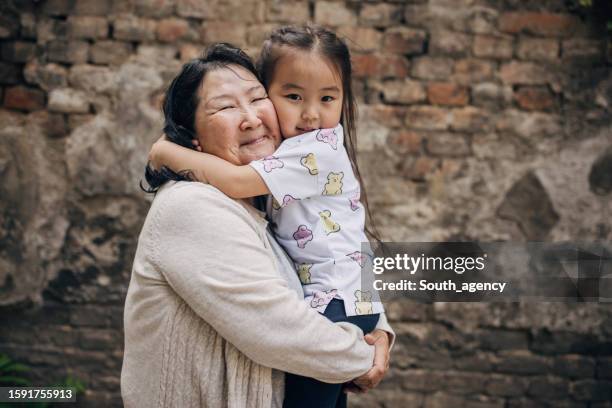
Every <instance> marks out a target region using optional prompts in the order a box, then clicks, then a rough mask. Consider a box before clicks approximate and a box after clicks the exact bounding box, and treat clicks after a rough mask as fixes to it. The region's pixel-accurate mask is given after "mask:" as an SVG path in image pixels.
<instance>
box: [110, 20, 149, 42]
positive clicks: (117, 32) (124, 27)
mask: <svg viewBox="0 0 612 408" xmlns="http://www.w3.org/2000/svg"><path fill="white" fill-rule="evenodd" d="M155 28H156V22H155V20H151V19H145V18H138V17H134V16H131V15H127V16H122V17H119V18H117V19H116V20H115V22H114V31H113V37H114V38H116V39H118V40H125V41H150V40H154V39H155Z"/></svg>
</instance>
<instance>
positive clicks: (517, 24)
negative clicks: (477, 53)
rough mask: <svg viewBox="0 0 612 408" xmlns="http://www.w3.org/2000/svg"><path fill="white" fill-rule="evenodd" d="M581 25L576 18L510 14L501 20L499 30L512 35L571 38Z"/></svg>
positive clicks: (526, 13)
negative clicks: (527, 34) (523, 33)
mask: <svg viewBox="0 0 612 408" xmlns="http://www.w3.org/2000/svg"><path fill="white" fill-rule="evenodd" d="M579 24H580V20H579V19H578V17H576V16H573V15H569V14H554V13H546V12H529V11H527V12H509V13H503V14H502V15H501V16H500V18H499V29H500V30H501V31H504V32H507V33H512V34H516V33H520V32H527V33H530V34H535V35H541V36H569V35H571V34H573V33H574V32H575V31H576V29H577V28H578V26H579Z"/></svg>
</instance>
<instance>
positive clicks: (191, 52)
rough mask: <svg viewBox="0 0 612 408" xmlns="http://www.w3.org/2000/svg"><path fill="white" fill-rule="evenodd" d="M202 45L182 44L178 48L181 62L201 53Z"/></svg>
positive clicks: (196, 56)
mask: <svg viewBox="0 0 612 408" xmlns="http://www.w3.org/2000/svg"><path fill="white" fill-rule="evenodd" d="M202 51H203V47H202V46H201V45H195V44H183V45H182V46H181V49H180V50H179V54H180V59H181V62H183V63H185V62H187V61H189V60H192V59H194V58H198V57H199V56H201V55H202Z"/></svg>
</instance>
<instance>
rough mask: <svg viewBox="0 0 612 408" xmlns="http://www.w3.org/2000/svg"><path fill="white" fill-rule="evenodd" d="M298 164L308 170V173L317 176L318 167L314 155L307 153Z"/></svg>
mask: <svg viewBox="0 0 612 408" xmlns="http://www.w3.org/2000/svg"><path fill="white" fill-rule="evenodd" d="M300 164H301V165H302V166H304V167H306V168H307V169H308V173H310V174H312V175H313V176H316V175H317V174H319V167H317V159H316V158H315V155H314V153H308V154H307V155H306V156H304V157H302V158H301V159H300Z"/></svg>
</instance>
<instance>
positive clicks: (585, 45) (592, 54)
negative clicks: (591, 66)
mask: <svg viewBox="0 0 612 408" xmlns="http://www.w3.org/2000/svg"><path fill="white" fill-rule="evenodd" d="M604 45H605V44H604V43H603V42H602V41H600V40H589V39H586V38H572V39H570V40H564V41H563V43H562V44H561V48H562V50H563V51H562V55H563V58H564V59H568V58H587V59H593V60H599V59H602V61H603V56H604V49H605V47H604Z"/></svg>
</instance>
